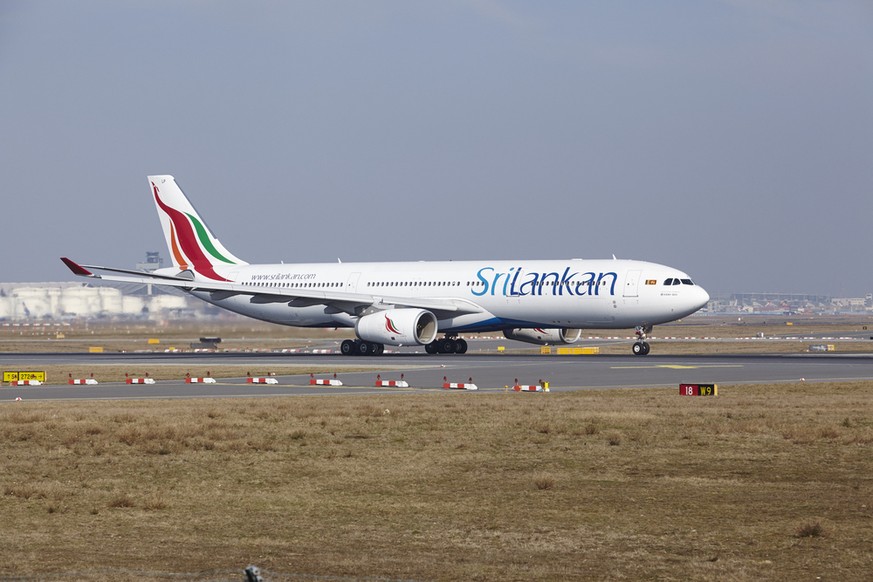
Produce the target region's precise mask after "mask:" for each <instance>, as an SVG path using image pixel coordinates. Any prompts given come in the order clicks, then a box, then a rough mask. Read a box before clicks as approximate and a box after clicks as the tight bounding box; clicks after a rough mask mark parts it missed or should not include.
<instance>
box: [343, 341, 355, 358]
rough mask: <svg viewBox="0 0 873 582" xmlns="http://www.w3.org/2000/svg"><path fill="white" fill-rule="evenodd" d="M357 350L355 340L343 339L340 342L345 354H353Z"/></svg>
mask: <svg viewBox="0 0 873 582" xmlns="http://www.w3.org/2000/svg"><path fill="white" fill-rule="evenodd" d="M355 351H356V350H355V342H354V341H352V340H343V343H341V344H340V353H341V354H342V355H344V356H352V355H354V354H355Z"/></svg>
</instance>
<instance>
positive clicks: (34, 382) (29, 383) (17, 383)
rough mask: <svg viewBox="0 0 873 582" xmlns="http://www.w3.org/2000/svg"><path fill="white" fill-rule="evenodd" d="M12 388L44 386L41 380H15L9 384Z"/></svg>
mask: <svg viewBox="0 0 873 582" xmlns="http://www.w3.org/2000/svg"><path fill="white" fill-rule="evenodd" d="M9 385H10V386H42V382H40V381H39V380H15V381H14V382H10V383H9Z"/></svg>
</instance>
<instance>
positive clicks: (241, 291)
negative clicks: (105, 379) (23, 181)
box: [61, 257, 483, 315]
mask: <svg viewBox="0 0 873 582" xmlns="http://www.w3.org/2000/svg"><path fill="white" fill-rule="evenodd" d="M61 261H63V262H64V264H65V265H66V266H67V267H68V268H69V269H70V270H71V271H72V272H73V274H74V275H78V276H80V277H87V278H89V279H99V280H101V281H110V282H116V283H138V284H142V285H164V286H167V287H176V288H178V289H182V290H185V291H209V292H212V293H214V294H217V295H223V296H225V297H230V296H232V295H250V296H251V297H252V301H254V302H258V303H284V302H287V303H288V304H289V305H291V306H292V307H306V306H308V305H330V306H331V307H334V308H335V309H338V310H340V311H343V312H346V313H349V314H350V315H358V314H359V313H360V312H361V311H362V310H363V309H367V308H371V307H372V308H376V309H389V308H392V307H417V308H419V309H427V310H428V311H432V312H434V314H435V315H436V314H439V313H445V314H447V315H450V314H462V313H481V312H482V311H483V309H482V308H481V307H479V306H478V305H476V304H475V303H472V302H470V301H465V300H462V299H438V298H427V297H422V298H412V297H392V296H388V295H369V294H366V293H344V292H341V291H319V290H315V289H286V288H282V287H276V288H270V290H269V291H266V292H265V290H263V289H253V288H251V287H248V286H246V285H240V284H238V283H234V282H232V281H229V282H224V281H198V280H194V279H191V278H185V277H180V276H173V275H157V274H154V273H148V272H146V271H136V270H130V269H117V268H114V267H101V266H97V265H80V264H79V263H76V262H75V261H73V260H72V259H69V258H67V257H61ZM94 271H106V272H107V273H118V274H117V275H116V274H110V275H101V274H98V273H95V272H94Z"/></svg>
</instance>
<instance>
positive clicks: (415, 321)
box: [355, 309, 438, 346]
mask: <svg viewBox="0 0 873 582" xmlns="http://www.w3.org/2000/svg"><path fill="white" fill-rule="evenodd" d="M437 331H438V329H437V318H436V316H435V315H434V314H433V313H431V312H430V311H426V310H424V309H388V310H386V311H378V312H376V313H371V314H369V315H365V316H363V317H361V318H360V319H358V322H357V323H356V324H355V333H356V334H357V335H358V337H359V338H361V339H362V340H364V341H368V342H374V343H377V344H388V345H390V346H410V345H420V346H423V345H425V344H429V343H430V342H432V341H433V340H434V339H435V338H436V335H437Z"/></svg>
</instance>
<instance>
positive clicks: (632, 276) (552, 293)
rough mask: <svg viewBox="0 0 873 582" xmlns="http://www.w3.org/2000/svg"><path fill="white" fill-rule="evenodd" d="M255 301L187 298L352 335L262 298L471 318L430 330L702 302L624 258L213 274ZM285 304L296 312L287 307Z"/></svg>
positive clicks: (579, 324)
mask: <svg viewBox="0 0 873 582" xmlns="http://www.w3.org/2000/svg"><path fill="white" fill-rule="evenodd" d="M216 272H217V273H219V274H220V275H222V276H223V277H225V278H227V279H229V280H230V281H233V282H234V283H235V286H239V287H240V288H243V289H246V290H247V291H248V292H253V291H256V292H257V293H258V295H248V294H230V293H228V292H225V291H198V290H196V289H195V290H193V291H192V294H193V295H195V296H196V297H198V298H200V299H202V300H204V301H207V302H209V303H212V304H213V305H216V306H218V307H221V308H223V309H227V310H229V311H233V312H236V313H239V314H241V315H245V316H248V317H253V318H256V319H261V320H264V321H269V322H273V323H278V324H284V325H292V326H300V327H354V325H355V322H356V319H357V317H356V316H355V315H353V314H350V313H347V312H338V311H337V310H336V309H332V308H331V307H329V306H327V305H323V304H315V305H307V303H310V302H311V300H309V299H305V300H297V299H291V300H290V301H289V299H288V298H287V297H286V296H283V295H278V294H277V295H276V296H275V297H274V298H273V300H271V298H270V291H271V289H273V290H276V291H279V290H284V291H286V292H287V291H292V290H295V289H300V290H306V291H316V292H317V291H319V290H323V291H326V292H331V293H336V292H345V293H355V294H367V295H372V296H374V297H375V298H376V299H377V300H378V299H380V298H385V299H384V301H385V303H386V304H387V305H390V304H392V303H393V302H394V301H393V300H392V298H398V297H402V298H407V299H408V298H412V299H454V300H460V301H464V302H469V303H470V304H471V305H475V306H478V307H479V308H480V309H481V311H477V312H474V313H462V314H442V315H440V316H439V317H438V319H437V320H438V324H439V331H440V332H448V333H455V332H479V331H495V330H503V329H506V328H515V327H548V328H585V329H621V328H633V327H635V326H638V325H642V326H646V325H655V324H660V323H665V322H669V321H674V320H676V319H680V318H682V317H686V316H688V315H690V314H692V313H694V312H695V311H697V310H699V309H700V308H701V307H702V306H703V305H705V304H706V302H707V301H708V300H709V296H708V295H707V294H706V291H704V290H703V288H702V287H700V286H698V285H693V284H691V285H689V284H681V283H680V284H679V285H664V282H665V281H667V280H669V279H673V280H679V281H681V280H686V281H689V280H690V279H689V277H688V275H686V274H685V273H682V272H681V271H678V270H676V269H673V268H671V267H667V266H664V265H659V264H655V263H649V262H644V261H633V260H584V259H572V260H526V261H446V262H398V263H309V264H308V263H300V264H278V265H275V264H274V265H246V266H240V267H236V268H229V269H222V268H216ZM295 302H296V303H297V305H295Z"/></svg>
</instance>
